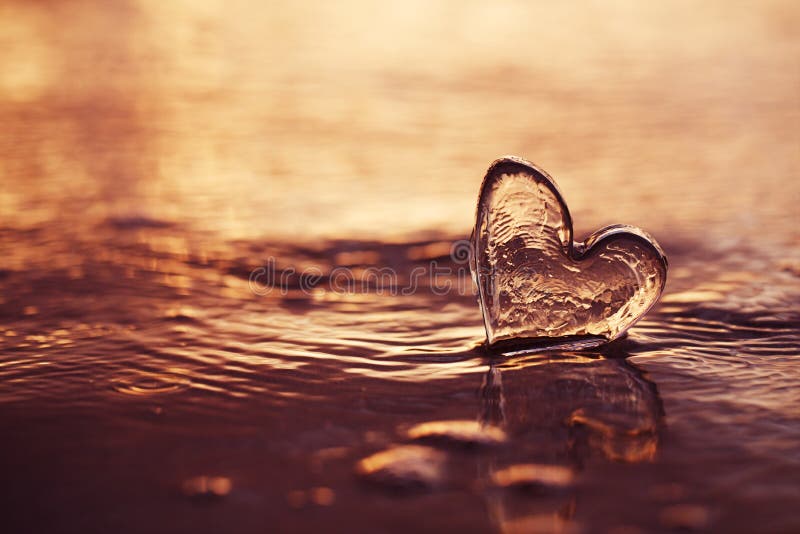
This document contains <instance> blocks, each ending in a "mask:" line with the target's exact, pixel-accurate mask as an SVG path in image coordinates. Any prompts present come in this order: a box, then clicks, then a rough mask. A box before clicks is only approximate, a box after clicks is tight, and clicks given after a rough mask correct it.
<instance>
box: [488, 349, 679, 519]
mask: <svg viewBox="0 0 800 534" xmlns="http://www.w3.org/2000/svg"><path fill="white" fill-rule="evenodd" d="M480 395H481V413H480V414H479V420H480V421H481V422H482V423H484V424H486V425H491V426H494V427H499V428H501V429H503V430H504V431H505V432H506V433H507V435H508V436H509V439H510V442H511V446H509V447H506V448H499V449H495V450H493V451H492V452H491V454H490V455H489V457H488V458H483V459H481V461H480V464H481V466H482V468H481V470H480V473H481V475H480V476H481V477H482V479H483V480H484V481H485V482H486V485H485V487H487V488H488V489H487V492H486V499H487V503H488V508H489V510H490V511H491V517H492V520H493V521H494V522H495V523H496V524H497V525H498V527H500V530H501V531H504V532H508V531H512V532H516V531H528V532H534V531H535V532H540V531H570V530H571V529H572V528H578V527H579V525H577V524H576V523H575V521H574V520H573V516H574V514H575V512H576V509H577V506H578V500H577V492H576V487H577V486H579V485H580V481H581V476H580V475H581V471H583V470H584V467H585V466H586V464H587V463H588V462H590V461H593V460H597V461H600V462H603V461H606V460H611V461H613V462H622V463H638V462H648V461H651V460H653V459H654V457H655V454H656V452H657V449H658V442H659V435H660V429H661V427H662V420H663V407H662V404H661V400H660V398H659V396H658V392H657V390H656V387H655V385H654V384H653V383H652V382H650V381H648V380H647V379H646V378H645V377H644V376H643V375H642V373H641V372H640V371H639V370H638V369H636V368H635V367H633V366H632V365H631V364H630V363H628V362H627V361H626V360H625V359H622V358H613V359H612V358H606V357H603V356H602V355H600V354H597V353H586V352H581V353H576V352H563V353H547V354H539V355H528V356H525V357H517V358H509V359H506V360H501V361H496V362H493V363H492V364H491V365H490V369H489V371H488V372H487V374H486V375H485V377H484V381H483V384H482V386H481V389H480ZM532 497H534V498H532Z"/></svg>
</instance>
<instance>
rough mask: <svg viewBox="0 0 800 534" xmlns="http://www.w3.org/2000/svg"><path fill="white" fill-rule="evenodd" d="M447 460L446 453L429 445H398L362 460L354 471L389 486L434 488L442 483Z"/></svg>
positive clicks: (410, 488) (401, 488)
mask: <svg viewBox="0 0 800 534" xmlns="http://www.w3.org/2000/svg"><path fill="white" fill-rule="evenodd" d="M446 462H447V455H446V454H445V453H444V452H441V451H437V450H436V449H433V448H431V447H423V446H420V445H401V446H397V447H392V448H390V449H387V450H385V451H381V452H378V453H375V454H373V455H371V456H368V457H366V458H364V459H362V460H361V461H359V462H358V463H357V464H356V474H358V475H359V476H360V477H362V478H364V479H365V480H367V481H370V482H375V483H378V484H380V485H382V486H385V487H388V488H392V489H398V490H415V489H433V488H437V487H441V486H442V485H443V484H444V476H445V464H446Z"/></svg>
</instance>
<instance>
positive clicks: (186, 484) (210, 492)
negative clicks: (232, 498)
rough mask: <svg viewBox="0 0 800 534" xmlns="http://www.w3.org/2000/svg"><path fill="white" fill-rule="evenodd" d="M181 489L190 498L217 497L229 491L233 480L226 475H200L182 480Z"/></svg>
mask: <svg viewBox="0 0 800 534" xmlns="http://www.w3.org/2000/svg"><path fill="white" fill-rule="evenodd" d="M181 489H182V490H183V494H184V495H186V496H187V497H189V498H190V499H200V500H202V499H218V498H222V497H224V496H226V495H227V494H229V493H230V492H231V489H233V482H232V481H231V479H230V478H228V477H213V476H206V475H201V476H196V477H192V478H188V479H186V480H184V481H183V484H182V485H181Z"/></svg>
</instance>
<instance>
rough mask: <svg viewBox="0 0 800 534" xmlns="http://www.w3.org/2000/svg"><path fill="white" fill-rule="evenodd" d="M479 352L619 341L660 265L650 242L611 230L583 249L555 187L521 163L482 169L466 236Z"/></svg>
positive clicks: (649, 295)
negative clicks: (482, 328) (483, 338)
mask: <svg viewBox="0 0 800 534" xmlns="http://www.w3.org/2000/svg"><path fill="white" fill-rule="evenodd" d="M472 239H473V250H474V256H473V262H472V267H473V273H474V274H475V275H476V278H477V283H478V288H479V298H480V303H481V311H482V313H483V318H484V323H485V325H486V335H487V340H488V343H489V345H492V346H498V347H504V348H506V349H510V348H512V347H513V348H514V349H519V350H528V349H530V348H536V347H551V346H554V345H557V346H562V345H565V346H569V347H581V346H592V345H598V344H600V343H603V342H606V341H611V340H613V339H616V338H618V337H619V336H621V335H622V334H623V333H624V332H625V330H627V329H628V328H630V327H631V326H632V325H633V324H634V323H635V322H636V321H637V320H638V319H639V318H641V317H642V315H644V314H645V313H646V312H647V310H649V309H650V307H651V306H652V305H653V304H654V303H655V302H656V301H657V300H658V297H659V295H660V294H661V291H662V289H663V288H664V283H665V282H666V275H667V261H666V257H665V256H664V253H663V252H662V251H661V248H660V247H659V246H658V244H657V243H656V242H655V240H653V238H652V237H650V236H649V235H647V234H646V233H645V232H643V231H642V230H640V229H638V228H634V227H631V226H622V225H615V226H609V227H606V228H603V229H602V230H599V231H598V232H596V233H594V234H593V235H592V236H591V237H590V238H589V239H588V240H587V241H586V242H585V243H575V242H573V241H572V220H571V218H570V215H569V211H568V209H567V205H566V203H565V202H564V200H563V197H562V195H561V194H560V192H559V191H558V188H557V186H556V185H555V182H553V180H552V178H550V177H549V176H548V175H547V174H546V173H544V172H543V171H541V170H539V169H537V168H536V167H535V166H534V165H532V164H531V163H529V162H526V161H524V160H521V159H518V158H513V157H507V158H503V159H500V160H497V161H496V162H494V164H492V166H491V167H490V168H489V170H488V172H487V174H486V177H485V178H484V182H483V186H482V188H481V194H480V199H479V201H478V211H477V218H476V222H475V230H474V232H473V236H472Z"/></svg>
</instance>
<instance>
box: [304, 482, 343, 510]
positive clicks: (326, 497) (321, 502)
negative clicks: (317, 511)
mask: <svg viewBox="0 0 800 534" xmlns="http://www.w3.org/2000/svg"><path fill="white" fill-rule="evenodd" d="M308 493H309V495H310V497H311V502H313V503H314V504H316V505H318V506H330V505H332V504H333V503H334V501H335V500H336V493H334V491H333V490H332V489H331V488H326V487H325V486H320V487H317V488H311V490H310V491H309V492H308Z"/></svg>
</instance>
